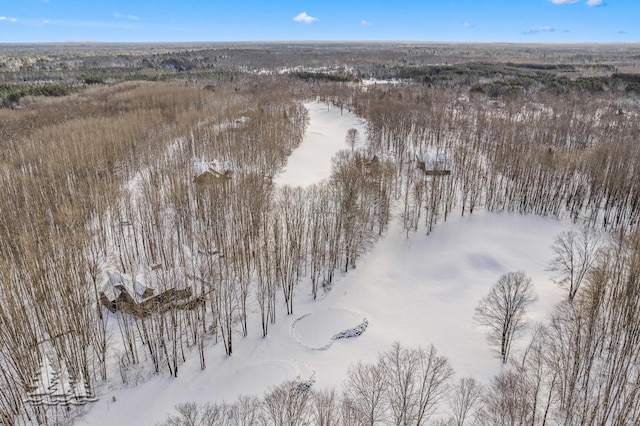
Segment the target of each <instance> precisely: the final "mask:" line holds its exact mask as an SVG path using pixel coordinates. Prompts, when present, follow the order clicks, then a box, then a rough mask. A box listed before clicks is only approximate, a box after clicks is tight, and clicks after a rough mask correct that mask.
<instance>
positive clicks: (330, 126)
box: [274, 101, 367, 186]
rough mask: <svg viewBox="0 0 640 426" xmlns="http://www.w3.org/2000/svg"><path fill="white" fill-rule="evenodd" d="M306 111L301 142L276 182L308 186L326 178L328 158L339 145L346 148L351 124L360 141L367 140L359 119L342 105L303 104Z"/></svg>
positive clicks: (338, 148) (338, 149) (363, 142)
mask: <svg viewBox="0 0 640 426" xmlns="http://www.w3.org/2000/svg"><path fill="white" fill-rule="evenodd" d="M304 106H305V108H306V109H307V111H309V123H310V124H309V125H308V127H307V129H306V131H305V136H304V141H303V143H302V144H301V145H300V146H299V147H298V148H297V149H295V150H294V151H293V153H292V154H291V155H290V156H289V160H288V162H287V166H286V167H285V169H284V170H283V171H282V173H280V174H279V175H278V176H276V178H275V179H274V182H275V183H276V184H278V185H290V186H310V185H313V184H314V183H318V182H320V181H322V180H323V179H327V178H328V177H329V176H330V175H331V159H332V158H333V156H334V155H335V153H336V152H338V151H340V150H341V149H348V148H349V147H348V146H347V144H346V143H345V136H346V135H347V130H349V129H351V128H354V129H356V130H358V133H359V134H360V143H359V144H358V145H356V148H357V147H358V146H364V145H365V144H366V140H367V134H366V127H365V122H364V120H363V119H361V118H360V117H358V116H357V115H355V114H353V113H350V112H349V111H348V110H347V109H346V108H343V109H342V111H341V110H340V108H337V107H334V106H333V105H331V106H329V105H327V104H325V103H322V102H317V101H316V102H307V103H305V104H304Z"/></svg>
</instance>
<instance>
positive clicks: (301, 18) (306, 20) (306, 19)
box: [293, 12, 318, 24]
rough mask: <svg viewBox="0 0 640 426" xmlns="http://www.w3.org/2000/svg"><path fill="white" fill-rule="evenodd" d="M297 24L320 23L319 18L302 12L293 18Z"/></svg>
mask: <svg viewBox="0 0 640 426" xmlns="http://www.w3.org/2000/svg"><path fill="white" fill-rule="evenodd" d="M293 20H294V21H296V22H304V23H305V24H313V23H314V22H318V18H315V17H313V16H309V15H307V12H302V13H299V14H298V15H296V16H295V17H294V18H293Z"/></svg>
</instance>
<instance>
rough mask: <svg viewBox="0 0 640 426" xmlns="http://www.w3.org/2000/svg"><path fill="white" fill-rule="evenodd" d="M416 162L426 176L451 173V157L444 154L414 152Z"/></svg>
mask: <svg viewBox="0 0 640 426" xmlns="http://www.w3.org/2000/svg"><path fill="white" fill-rule="evenodd" d="M416 164H417V166H418V169H420V170H422V171H423V172H424V174H425V175H428V176H443V175H449V174H451V166H452V162H451V159H450V158H449V157H448V156H447V155H446V154H434V153H431V152H427V153H425V154H416Z"/></svg>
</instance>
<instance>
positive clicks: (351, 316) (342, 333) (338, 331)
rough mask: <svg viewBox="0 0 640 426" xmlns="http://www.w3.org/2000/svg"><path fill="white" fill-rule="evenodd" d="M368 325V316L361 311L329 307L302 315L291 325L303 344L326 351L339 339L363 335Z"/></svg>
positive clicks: (298, 339)
mask: <svg viewBox="0 0 640 426" xmlns="http://www.w3.org/2000/svg"><path fill="white" fill-rule="evenodd" d="M368 325H369V321H368V320H367V318H366V317H365V316H364V315H362V314H361V313H359V312H355V311H351V310H347V309H327V310H326V311H321V312H315V313H311V314H306V315H303V316H301V317H300V318H298V319H297V320H295V322H294V323H293V325H292V326H291V332H292V334H293V336H294V337H295V338H296V340H297V341H298V343H300V344H301V345H303V346H305V347H307V348H309V349H313V350H317V351H326V350H327V349H329V348H330V347H331V345H333V342H335V341H336V340H338V339H346V338H350V337H356V336H359V335H361V334H362V333H364V331H365V330H366V329H367V326H368Z"/></svg>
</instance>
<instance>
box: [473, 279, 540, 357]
mask: <svg viewBox="0 0 640 426" xmlns="http://www.w3.org/2000/svg"><path fill="white" fill-rule="evenodd" d="M536 300H537V296H536V295H535V293H534V289H533V284H532V282H531V278H529V277H527V276H526V275H525V273H524V272H522V271H519V272H508V273H506V274H504V275H502V276H501V277H500V279H499V280H498V282H497V283H495V284H494V285H493V287H492V288H491V291H490V292H489V294H488V295H486V296H485V297H483V298H482V299H481V300H480V302H479V303H478V306H477V307H476V313H475V320H476V322H477V323H478V324H480V325H482V326H484V327H486V328H487V329H488V331H487V339H488V340H489V343H490V344H491V345H492V346H496V347H498V348H499V352H500V357H501V358H502V362H503V363H505V364H506V362H507V360H508V359H509V352H510V351H511V346H512V344H513V341H514V340H515V339H516V338H517V337H518V336H519V335H520V334H521V333H522V331H523V330H524V329H525V328H526V325H527V324H526V322H525V321H524V314H525V313H526V310H527V308H528V307H529V305H531V304H532V303H533V302H535V301H536Z"/></svg>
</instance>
